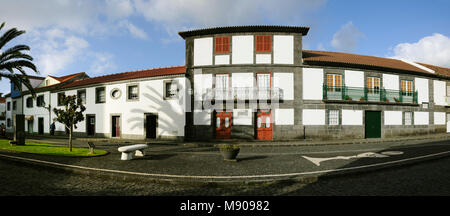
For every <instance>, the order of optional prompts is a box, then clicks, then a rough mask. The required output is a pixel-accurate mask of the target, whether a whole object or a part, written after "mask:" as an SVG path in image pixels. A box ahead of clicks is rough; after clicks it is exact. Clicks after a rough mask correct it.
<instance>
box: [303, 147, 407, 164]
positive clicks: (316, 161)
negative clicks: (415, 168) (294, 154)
mask: <svg viewBox="0 0 450 216" xmlns="http://www.w3.org/2000/svg"><path fill="white" fill-rule="evenodd" d="M384 153H387V154H383V152H381V154H378V153H374V152H366V153H361V154H357V155H353V156H335V157H328V158H313V157H308V156H302V157H303V158H305V159H307V160H309V161H311V162H312V163H313V164H315V165H316V166H320V163H322V162H324V161H328V160H349V159H354V158H385V157H389V156H388V155H399V154H403V152H400V151H398V152H393V151H386V152H384Z"/></svg>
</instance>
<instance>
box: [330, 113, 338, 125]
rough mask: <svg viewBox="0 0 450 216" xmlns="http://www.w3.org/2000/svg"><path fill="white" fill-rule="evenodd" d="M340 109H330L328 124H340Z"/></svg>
mask: <svg viewBox="0 0 450 216" xmlns="http://www.w3.org/2000/svg"><path fill="white" fill-rule="evenodd" d="M339 114H340V112H339V110H328V125H339V123H340V122H339Z"/></svg>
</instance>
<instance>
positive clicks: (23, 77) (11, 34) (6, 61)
mask: <svg viewBox="0 0 450 216" xmlns="http://www.w3.org/2000/svg"><path fill="white" fill-rule="evenodd" d="M4 26H5V23H4V22H3V23H2V24H0V30H2V28H3V27H4ZM24 33H25V31H19V30H17V29H16V28H12V29H9V30H8V31H6V32H5V33H4V34H3V35H1V36H0V79H1V78H3V77H4V78H8V79H9V80H11V82H13V83H14V85H15V86H17V87H18V88H19V90H22V85H21V84H24V85H25V86H26V87H27V88H28V89H29V90H30V92H31V94H32V95H33V96H35V95H36V93H35V91H34V89H33V86H32V85H31V83H30V80H29V79H28V77H27V73H26V72H25V70H24V68H29V69H31V70H33V71H34V72H36V73H39V72H38V70H37V69H36V66H35V65H34V64H33V62H32V61H33V57H31V56H30V55H28V54H25V53H23V51H29V50H30V47H29V46H27V45H15V46H13V47H11V48H7V49H4V47H5V45H6V44H7V43H8V42H10V41H11V40H12V39H14V38H16V37H18V36H19V35H22V34H24ZM14 71H19V72H20V73H14Z"/></svg>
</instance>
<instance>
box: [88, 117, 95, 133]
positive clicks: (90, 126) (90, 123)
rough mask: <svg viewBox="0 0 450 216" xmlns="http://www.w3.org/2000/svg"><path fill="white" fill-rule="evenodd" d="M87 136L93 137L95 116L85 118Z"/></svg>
mask: <svg viewBox="0 0 450 216" xmlns="http://www.w3.org/2000/svg"><path fill="white" fill-rule="evenodd" d="M87 135H89V136H94V135H95V116H87Z"/></svg>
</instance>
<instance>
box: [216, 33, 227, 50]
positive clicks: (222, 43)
mask: <svg viewBox="0 0 450 216" xmlns="http://www.w3.org/2000/svg"><path fill="white" fill-rule="evenodd" d="M215 49H216V53H228V52H230V37H228V36H225V37H216V42H215Z"/></svg>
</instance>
